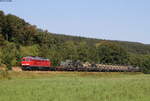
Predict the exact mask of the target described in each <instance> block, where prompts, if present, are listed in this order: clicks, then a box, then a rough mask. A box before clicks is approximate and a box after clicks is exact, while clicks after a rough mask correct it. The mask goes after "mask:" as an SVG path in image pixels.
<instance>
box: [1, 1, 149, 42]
mask: <svg viewBox="0 0 150 101" xmlns="http://www.w3.org/2000/svg"><path fill="white" fill-rule="evenodd" d="M4 1H8V0H0V10H3V11H4V12H5V13H6V14H8V13H11V14H14V15H16V16H19V17H20V18H23V19H25V20H26V21H27V22H29V23H30V24H32V25H36V26H37V27H38V28H41V29H44V30H48V31H49V32H54V33H59V34H67V35H75V36H85V37H91V38H99V39H109V40H122V41H133V42H142V43H145V44H150V0H12V2H4Z"/></svg>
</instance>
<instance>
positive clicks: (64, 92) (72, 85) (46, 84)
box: [0, 72, 150, 101]
mask: <svg viewBox="0 0 150 101" xmlns="http://www.w3.org/2000/svg"><path fill="white" fill-rule="evenodd" d="M0 101H150V75H144V74H141V73H137V74H132V73H77V72H74V73H72V72H69V73H67V72H61V73H60V72H50V73H49V72H47V73H45V72H44V73H43V72H36V73H32V72H18V73H16V72H10V73H9V79H1V80H0Z"/></svg>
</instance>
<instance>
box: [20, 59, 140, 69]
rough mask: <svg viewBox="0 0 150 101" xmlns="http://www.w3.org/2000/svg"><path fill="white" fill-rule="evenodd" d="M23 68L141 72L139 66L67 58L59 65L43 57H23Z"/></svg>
mask: <svg viewBox="0 0 150 101" xmlns="http://www.w3.org/2000/svg"><path fill="white" fill-rule="evenodd" d="M21 65H22V70H31V71H35V70H40V71H87V72H139V71H140V69H139V68H138V67H132V66H122V65H106V64H94V63H93V64H90V63H88V62H85V63H83V62H80V61H79V60H77V61H72V60H66V61H65V62H61V63H60V65H59V66H55V67H54V66H52V62H51V61H50V60H49V59H46V58H41V57H31V56H27V57H23V58H22V61H21Z"/></svg>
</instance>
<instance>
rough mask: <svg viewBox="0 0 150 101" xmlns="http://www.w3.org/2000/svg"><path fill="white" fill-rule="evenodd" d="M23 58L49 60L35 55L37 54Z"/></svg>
mask: <svg viewBox="0 0 150 101" xmlns="http://www.w3.org/2000/svg"><path fill="white" fill-rule="evenodd" d="M24 58H32V59H35V60H49V59H47V58H43V57H37V56H35V57H34V56H26V57H24Z"/></svg>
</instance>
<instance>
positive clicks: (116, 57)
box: [0, 11, 150, 69]
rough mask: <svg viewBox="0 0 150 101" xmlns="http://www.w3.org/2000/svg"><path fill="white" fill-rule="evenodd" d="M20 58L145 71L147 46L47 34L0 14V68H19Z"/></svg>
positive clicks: (13, 17) (16, 18) (11, 16)
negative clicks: (33, 57) (39, 58)
mask: <svg viewBox="0 0 150 101" xmlns="http://www.w3.org/2000/svg"><path fill="white" fill-rule="evenodd" d="M23 56H41V57H46V58H49V59H50V60H51V61H52V62H53V65H59V63H60V62H61V61H64V60H66V59H71V60H80V61H83V62H85V61H89V62H94V63H104V64H122V65H134V66H139V67H142V69H143V67H149V64H148V61H149V60H150V45H146V44H142V43H136V42H127V41H126V42H125V41H113V40H102V39H94V38H85V37H80V36H69V35H63V34H55V33H50V32H48V31H47V30H46V31H45V30H42V29H39V28H37V27H36V26H35V25H31V24H29V23H28V22H26V21H25V20H24V19H22V18H19V17H17V16H15V15H12V14H7V15H6V14H4V12H3V11H0V64H1V65H6V66H7V67H8V68H11V67H12V66H18V65H20V60H21V58H22V57H23Z"/></svg>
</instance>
